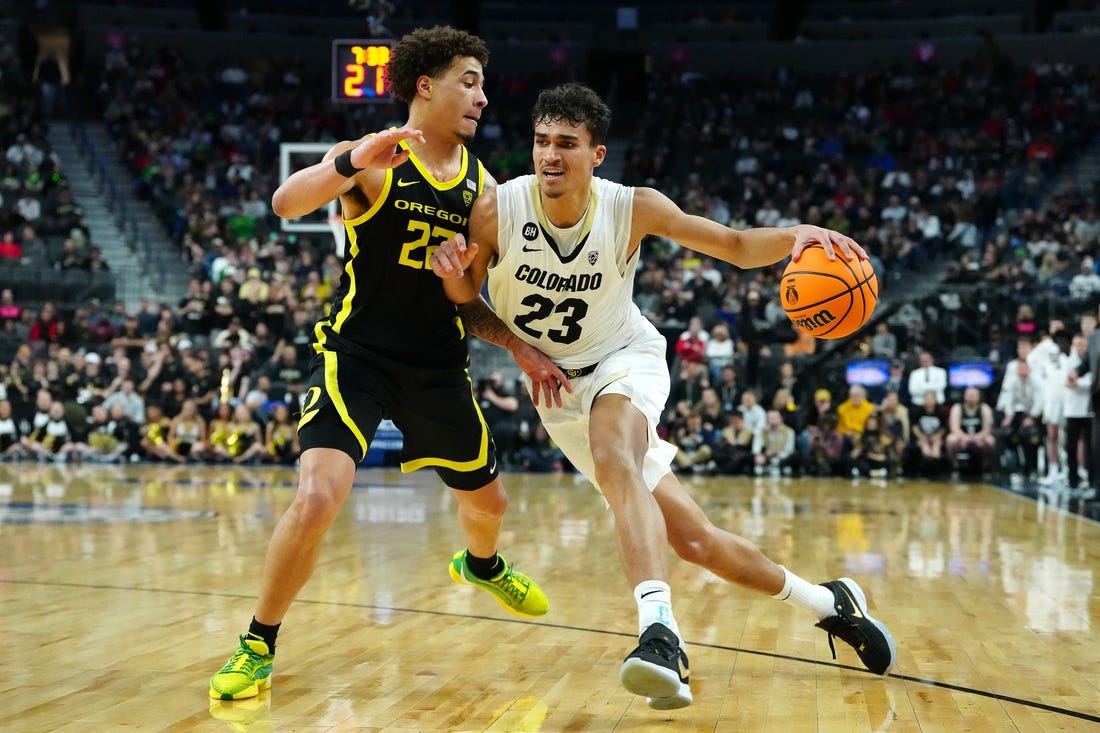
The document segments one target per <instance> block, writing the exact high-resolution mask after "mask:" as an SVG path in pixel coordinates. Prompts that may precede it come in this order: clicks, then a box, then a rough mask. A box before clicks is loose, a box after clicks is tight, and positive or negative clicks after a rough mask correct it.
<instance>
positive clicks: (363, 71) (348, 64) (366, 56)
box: [332, 38, 393, 102]
mask: <svg viewBox="0 0 1100 733" xmlns="http://www.w3.org/2000/svg"><path fill="white" fill-rule="evenodd" d="M392 47H393V41H387V40H379V39H377V38H372V39H371V40H368V41H363V40H352V39H343V40H337V41H333V42H332V101H334V102H388V101H390V99H391V97H392V95H391V94H390V93H389V90H388V89H387V88H386V67H387V66H389V63H390V49H391V48H392Z"/></svg>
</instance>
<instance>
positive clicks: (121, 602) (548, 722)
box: [0, 464, 1100, 733]
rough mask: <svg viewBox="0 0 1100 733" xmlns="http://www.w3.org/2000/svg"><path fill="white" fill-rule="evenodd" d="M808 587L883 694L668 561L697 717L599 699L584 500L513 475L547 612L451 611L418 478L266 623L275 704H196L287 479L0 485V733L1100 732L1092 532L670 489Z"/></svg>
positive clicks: (693, 484) (1097, 548)
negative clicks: (857, 601) (858, 629)
mask: <svg viewBox="0 0 1100 733" xmlns="http://www.w3.org/2000/svg"><path fill="white" fill-rule="evenodd" d="M686 483H687V484H688V485H689V487H690V489H691V491H692V493H693V494H694V495H695V496H696V498H697V500H698V501H699V503H700V505H701V506H702V507H703V508H704V509H705V510H706V511H707V513H708V514H709V515H710V517H711V518H712V519H713V520H714V521H715V522H716V523H717V524H719V525H720V526H724V527H726V528H728V529H730V530H732V531H734V532H737V533H739V534H741V535H743V536H745V537H748V538H749V539H751V540H753V541H754V542H757V543H758V544H759V545H760V546H761V547H762V548H763V549H764V551H765V552H766V553H767V554H768V555H769V556H771V557H772V558H773V559H775V560H776V561H777V562H780V563H782V564H784V565H786V566H788V567H790V568H791V569H792V570H794V571H795V572H797V573H799V574H800V575H802V576H803V577H806V578H807V579H811V580H815V581H824V580H828V579H832V578H835V577H839V576H849V577H852V578H854V579H856V580H857V581H858V582H859V583H860V584H861V586H862V587H863V588H864V590H865V591H866V592H867V595H868V599H869V606H870V611H871V613H873V614H874V615H875V616H876V617H877V618H879V619H881V620H883V621H884V622H885V623H887V624H888V625H889V627H890V629H891V631H892V632H893V635H894V638H895V640H896V642H897V645H898V663H897V666H896V667H895V669H894V672H893V674H892V675H891V676H889V677H887V678H881V677H876V676H874V675H872V674H870V673H868V672H866V671H864V670H863V668H862V667H861V666H860V664H859V661H858V659H857V658H856V656H855V653H854V652H853V651H852V650H851V649H850V648H849V647H848V646H846V645H844V644H843V643H839V642H838V645H837V648H836V654H837V658H836V660H835V661H834V660H833V658H832V655H831V653H830V650H829V643H828V638H827V636H826V635H825V633H824V632H822V631H821V630H820V629H817V628H815V627H814V625H813V619H812V618H810V617H809V616H808V615H806V614H802V613H801V612H799V611H798V610H797V609H795V608H793V607H790V606H789V605H788V604H785V603H780V602H778V601H775V600H772V599H770V598H767V597H763V596H758V595H755V594H753V593H751V592H749V591H746V590H744V589H740V588H737V587H734V586H730V585H728V584H726V583H725V582H723V581H720V580H719V579H717V578H716V577H715V576H713V575H711V574H710V573H708V572H706V571H704V570H701V569H700V568H697V567H695V566H692V565H687V564H685V563H683V562H682V561H679V560H673V563H672V569H673V573H672V581H671V582H672V587H673V605H674V608H675V611H676V615H677V620H678V621H679V624H680V627H681V630H682V631H683V633H684V634H685V636H686V637H687V640H688V654H689V655H690V657H691V663H692V687H693V691H694V694H695V703H694V704H693V705H692V706H691V707H688V708H685V709H683V710H679V711H673V712H657V711H654V710H651V709H649V708H648V707H647V706H646V704H645V701H644V700H642V699H639V698H636V697H633V696H631V695H630V694H629V693H627V692H625V691H624V690H622V689H621V688H620V686H619V685H618V680H617V673H618V667H619V664H620V663H621V661H622V658H623V657H624V656H625V655H626V654H627V653H628V652H629V651H630V649H631V648H633V646H634V643H635V633H636V628H635V626H636V610H635V605H634V602H633V599H632V598H631V594H630V588H629V587H628V585H627V583H626V581H625V579H624V578H623V575H622V572H621V569H620V564H619V560H618V558H617V555H616V551H615V543H614V536H613V531H612V518H611V516H610V515H609V513H608V512H607V511H605V509H604V505H603V502H602V499H601V498H600V497H599V495H598V494H597V493H596V492H595V491H594V490H593V489H592V488H591V487H590V486H589V485H588V484H587V483H576V482H575V481H574V480H573V478H572V477H571V476H564V477H562V476H545V475H542V476H534V475H508V476H506V485H507V487H508V490H509V493H510V495H511V497H512V504H511V508H510V510H509V513H508V516H507V518H506V521H505V531H504V535H503V538H502V544H501V550H502V552H503V553H504V554H505V556H506V557H508V559H509V560H511V561H513V562H514V563H515V564H516V566H517V567H519V568H521V569H522V570H524V571H525V572H527V573H529V574H530V575H531V576H532V577H534V578H536V579H537V580H538V581H539V583H540V584H541V585H542V587H543V588H544V590H545V591H546V592H547V594H548V595H549V597H550V601H551V609H550V613H549V614H548V615H547V616H545V617H543V618H541V619H536V620H526V619H520V618H517V617H515V616H511V615H509V614H508V613H506V612H505V611H504V610H503V609H501V608H500V607H499V606H498V605H497V604H496V603H495V602H494V601H493V600H492V599H491V598H490V597H489V596H488V595H486V594H485V593H484V592H482V591H479V590H477V589H474V588H468V587H459V586H456V585H454V584H453V583H452V582H451V581H450V579H449V578H448V576H447V569H446V563H447V560H448V559H449V558H450V556H451V554H452V553H453V552H454V551H456V550H457V549H459V548H460V547H461V546H462V539H461V533H460V531H459V529H458V525H457V521H456V519H455V516H454V508H455V507H454V502H453V500H452V499H451V497H450V496H449V494H448V492H447V491H446V490H445V489H444V488H443V487H442V485H441V484H440V483H439V481H438V480H437V479H436V477H435V475H434V474H433V473H430V472H425V471H421V472H418V473H416V474H412V475H407V476H402V475H401V474H399V473H396V472H393V471H388V470H379V469H372V470H364V471H360V472H359V474H358V476H357V481H356V489H355V490H354V491H353V492H352V495H351V497H350V498H349V500H348V502H347V503H346V505H345V506H344V508H343V511H342V512H341V515H340V517H339V518H338V519H337V521H336V523H335V525H334V526H333V528H332V530H331V531H330V533H329V534H328V536H327V537H326V540H325V546H324V549H323V551H322V555H321V562H320V565H319V566H318V569H317V572H316V574H315V575H314V577H313V578H312V580H311V581H310V582H309V583H308V584H307V585H306V587H305V589H304V590H303V591H302V593H301V595H300V596H299V599H298V600H297V601H296V602H295V604H294V606H293V607H292V608H291V611H290V613H289V615H288V616H287V618H286V620H285V622H284V624H283V629H282V633H281V635H280V639H279V652H278V657H277V664H276V666H275V678H274V686H273V688H272V689H271V691H270V692H267V693H263V694H262V695H261V696H260V697H258V698H256V699H254V700H251V701H241V702H236V703H222V702H217V701H213V700H209V699H208V698H207V696H206V688H207V680H208V679H209V677H210V675H211V674H212V673H213V672H214V671H216V670H217V669H218V667H220V666H221V664H223V663H224V661H225V659H226V658H227V657H228V655H229V653H230V652H231V651H232V649H233V648H234V646H235V643H236V636H237V634H239V633H241V632H242V631H243V630H244V629H245V628H246V626H247V622H248V620H249V618H250V615H251V612H252V606H253V599H254V595H255V593H256V589H257V584H258V574H259V569H260V564H261V562H262V558H263V554H264V551H265V548H266V546H267V541H268V539H269V537H270V534H271V530H272V527H273V524H274V522H275V520H276V519H277V518H278V517H279V516H280V514H281V513H282V511H283V509H284V508H285V507H286V506H287V504H288V503H289V502H290V500H291V498H292V496H293V492H294V487H295V485H296V476H295V474H294V472H293V471H287V470H278V469H267V468H249V469H228V468H205V467H204V468H194V467H190V468H182V469H180V468H171V467H164V466H135V467H131V466H126V467H98V466H76V467H68V466H53V465H40V464H14V465H13V464H3V465H0V730H2V731H18V732H20V733H23V732H33V731H74V732H75V731H81V732H85V731H96V732H98V731H138V730H140V731H225V730H234V731H254V732H260V731H308V732H319V731H387V732H391V731H392V732H397V731H493V732H495V733H499V732H511V731H665V730H668V731H672V730H675V731H784V732H786V731H843V732H844V733H848V732H854V731H887V730H889V731H922V732H926V731H945V732H947V731H950V732H952V733H954V732H955V731H964V730H966V731H1006V730H1012V731H1016V730H1019V731H1037V732H1046V731H1086V730H1097V729H1098V726H1100V689H1098V686H1100V672H1098V671H1097V670H1100V634H1098V632H1097V620H1098V610H1097V604H1096V599H1095V596H1096V589H1095V588H1094V576H1095V574H1096V570H1097V568H1098V566H1100V525H1097V524H1096V523H1094V522H1092V521H1090V520H1089V519H1087V518H1084V517H1082V516H1078V515H1075V514H1073V513H1070V512H1067V511H1065V510H1064V509H1060V508H1059V507H1058V504H1057V502H1055V503H1053V504H1052V503H1049V502H1048V501H1042V502H1036V501H1034V500H1031V499H1028V498H1023V497H1021V496H1018V495H1015V494H1013V493H1011V492H1009V491H1005V490H1002V489H998V488H995V487H992V486H987V485H982V484H954V485H953V484H946V483H944V484H935V483H921V482H912V481H905V482H890V483H886V482H871V481H866V480H864V481H861V482H851V481H840V480H836V481H818V480H790V479H762V480H753V479H743V478H705V479H702V478H701V479H687V480H686Z"/></svg>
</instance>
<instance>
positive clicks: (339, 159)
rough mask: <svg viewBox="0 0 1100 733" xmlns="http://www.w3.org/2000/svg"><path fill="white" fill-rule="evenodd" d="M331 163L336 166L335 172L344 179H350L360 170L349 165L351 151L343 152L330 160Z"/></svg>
mask: <svg viewBox="0 0 1100 733" xmlns="http://www.w3.org/2000/svg"><path fill="white" fill-rule="evenodd" d="M332 162H333V163H334V164H335V165H336V172H337V173H339V174H340V175H342V176H343V177H344V178H351V177H352V176H354V175H355V174H356V173H358V172H359V171H361V170H363V169H362V168H356V167H355V166H354V165H352V164H351V151H350V150H345V151H344V152H342V153H340V154H339V155H337V156H336V157H335V158H333V159H332Z"/></svg>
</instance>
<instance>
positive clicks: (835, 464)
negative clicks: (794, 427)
mask: <svg viewBox="0 0 1100 733" xmlns="http://www.w3.org/2000/svg"><path fill="white" fill-rule="evenodd" d="M836 424H837V420H836V413H835V412H827V413H824V414H823V415H822V416H821V419H820V420H819V421H818V422H817V423H815V424H814V425H813V426H812V427H810V428H809V433H808V434H809V438H808V441H807V444H808V454H809V457H808V462H807V465H808V466H809V471H810V473H812V474H813V475H814V476H841V475H844V474H845V473H847V472H848V465H849V461H848V455H847V452H846V451H845V447H844V443H845V440H844V436H843V435H841V434H840V431H838V430H837V429H836Z"/></svg>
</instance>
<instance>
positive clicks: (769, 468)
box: [752, 409, 798, 476]
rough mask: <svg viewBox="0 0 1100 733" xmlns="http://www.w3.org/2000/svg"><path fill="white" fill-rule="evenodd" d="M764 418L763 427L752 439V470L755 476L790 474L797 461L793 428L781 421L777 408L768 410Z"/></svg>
mask: <svg viewBox="0 0 1100 733" xmlns="http://www.w3.org/2000/svg"><path fill="white" fill-rule="evenodd" d="M765 419H766V420H767V422H766V424H765V426H764V429H763V430H761V431H760V432H759V433H757V434H756V436H755V440H754V441H753V446H752V452H753V457H754V460H753V464H754V469H753V471H754V473H755V474H756V475H757V476H760V475H763V474H764V473H767V474H768V475H770V476H779V475H780V474H782V475H785V476H790V475H791V473H792V472H793V470H794V468H795V466H796V465H797V463H798V454H797V453H796V452H795V434H794V430H792V429H791V427H790V426H789V425H787V424H786V423H784V422H783V415H782V414H781V413H780V412H779V410H774V409H773V410H768V412H767V416H766V418H765Z"/></svg>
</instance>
